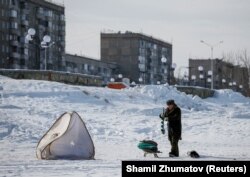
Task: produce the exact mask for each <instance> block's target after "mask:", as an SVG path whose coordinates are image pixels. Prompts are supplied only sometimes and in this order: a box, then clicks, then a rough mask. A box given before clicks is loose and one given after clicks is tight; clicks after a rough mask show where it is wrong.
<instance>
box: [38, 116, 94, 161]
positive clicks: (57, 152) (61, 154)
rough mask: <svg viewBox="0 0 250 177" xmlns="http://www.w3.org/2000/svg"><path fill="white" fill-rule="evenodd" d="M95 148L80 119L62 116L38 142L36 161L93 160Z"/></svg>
mask: <svg viewBox="0 0 250 177" xmlns="http://www.w3.org/2000/svg"><path fill="white" fill-rule="evenodd" d="M94 155H95V147H94V144H93V141H92V139H91V137H90V134H89V132H88V130H87V128H86V126H85V123H84V122H83V120H82V119H81V117H80V116H79V115H78V114H77V113H76V112H72V113H67V112H66V113H64V114H62V115H61V116H60V117H59V118H58V119H57V120H56V122H55V123H54V124H53V125H52V127H51V128H50V129H49V130H48V131H47V133H46V134H45V135H44V136H43V137H42V139H41V140H40V141H39V143H38V145H37V148H36V156H37V158H38V159H47V160H49V159H94Z"/></svg>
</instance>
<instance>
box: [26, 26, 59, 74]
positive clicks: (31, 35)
mask: <svg viewBox="0 0 250 177" xmlns="http://www.w3.org/2000/svg"><path fill="white" fill-rule="evenodd" d="M35 34H36V30H35V29H34V28H30V29H29V30H28V34H27V35H26V37H25V39H26V40H27V41H32V40H33V38H34V36H35ZM54 44H55V42H51V37H50V36H49V35H45V36H44V37H43V41H42V42H41V44H36V45H38V46H39V47H41V48H44V50H45V51H44V52H45V54H44V55H45V57H44V60H45V67H44V69H45V71H46V70H47V48H49V47H51V46H52V45H54Z"/></svg>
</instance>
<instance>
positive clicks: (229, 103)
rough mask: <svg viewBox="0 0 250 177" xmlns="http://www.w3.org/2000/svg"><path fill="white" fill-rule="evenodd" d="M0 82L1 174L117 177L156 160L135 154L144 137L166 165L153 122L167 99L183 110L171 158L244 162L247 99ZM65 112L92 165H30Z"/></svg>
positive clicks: (249, 128) (163, 139)
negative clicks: (176, 151) (91, 152)
mask: <svg viewBox="0 0 250 177" xmlns="http://www.w3.org/2000/svg"><path fill="white" fill-rule="evenodd" d="M0 84H1V85H2V86H3V89H4V90H3V96H4V98H3V100H1V103H0V116H1V117H0V157H1V158H0V176H29V177H31V176H36V177H37V176H98V177H99V176H109V177H111V176H121V161H122V160H156V159H155V158H154V157H153V155H148V156H147V157H146V158H145V157H143V152H142V151H141V150H140V149H138V148H137V144H138V143H139V141H140V140H143V139H153V140H155V141H156V142H158V147H159V150H160V151H162V152H163V153H162V154H159V156H160V158H159V159H160V160H169V159H170V158H169V157H167V156H168V152H169V150H170V145H169V142H168V140H167V135H162V134H161V131H160V128H161V127H160V119H159V118H158V115H159V114H160V113H161V111H162V108H163V107H164V106H165V102H166V100H168V99H175V101H176V103H177V104H178V105H179V106H180V108H181V109H182V127H183V132H182V140H181V141H180V143H179V148H180V157H179V158H176V159H177V160H183V159H184V160H187V159H188V160H193V159H190V158H189V157H188V156H187V155H186V153H187V151H189V150H196V151H197V152H198V153H199V154H200V155H201V156H202V158H201V160H202V159H204V160H235V159H237V160H250V151H249V149H250V99H249V98H246V97H243V96H242V95H240V94H239V93H235V92H232V91H231V90H222V91H217V92H216V95H215V97H213V98H208V99H200V98H199V97H197V96H195V97H193V96H191V95H186V94H185V93H181V92H179V91H177V90H176V89H175V88H174V87H171V86H167V85H158V86H142V87H134V88H130V89H124V90H113V89H108V88H97V87H84V86H72V85H66V84H62V83H56V82H47V81H35V80H14V79H9V78H6V77H2V76H0ZM66 111H76V112H77V113H78V114H79V115H80V116H81V117H82V118H83V120H84V121H85V123H86V126H87V128H88V130H89V132H90V134H91V136H92V139H93V141H94V144H95V151H96V155H95V159H96V160H86V161H81V160H75V161H71V160H51V161H46V160H37V159H36V155H35V150H36V145H37V143H38V141H39V139H40V138H41V137H42V136H43V134H44V133H45V132H46V131H47V130H48V129H49V128H50V126H51V125H52V124H53V123H54V121H55V120H56V119H57V118H58V117H59V116H60V115H61V114H63V113H64V112H66ZM171 160H172V159H171Z"/></svg>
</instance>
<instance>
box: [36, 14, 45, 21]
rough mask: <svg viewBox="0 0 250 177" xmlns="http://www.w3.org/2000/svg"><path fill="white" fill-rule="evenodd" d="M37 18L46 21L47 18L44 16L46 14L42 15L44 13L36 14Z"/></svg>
mask: <svg viewBox="0 0 250 177" xmlns="http://www.w3.org/2000/svg"><path fill="white" fill-rule="evenodd" d="M36 17H37V18H38V19H41V20H45V16H44V14H42V13H37V14H36Z"/></svg>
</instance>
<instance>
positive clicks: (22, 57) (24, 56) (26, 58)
mask: <svg viewBox="0 0 250 177" xmlns="http://www.w3.org/2000/svg"><path fill="white" fill-rule="evenodd" d="M21 59H24V60H29V56H28V55H26V54H22V55H21Z"/></svg>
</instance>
